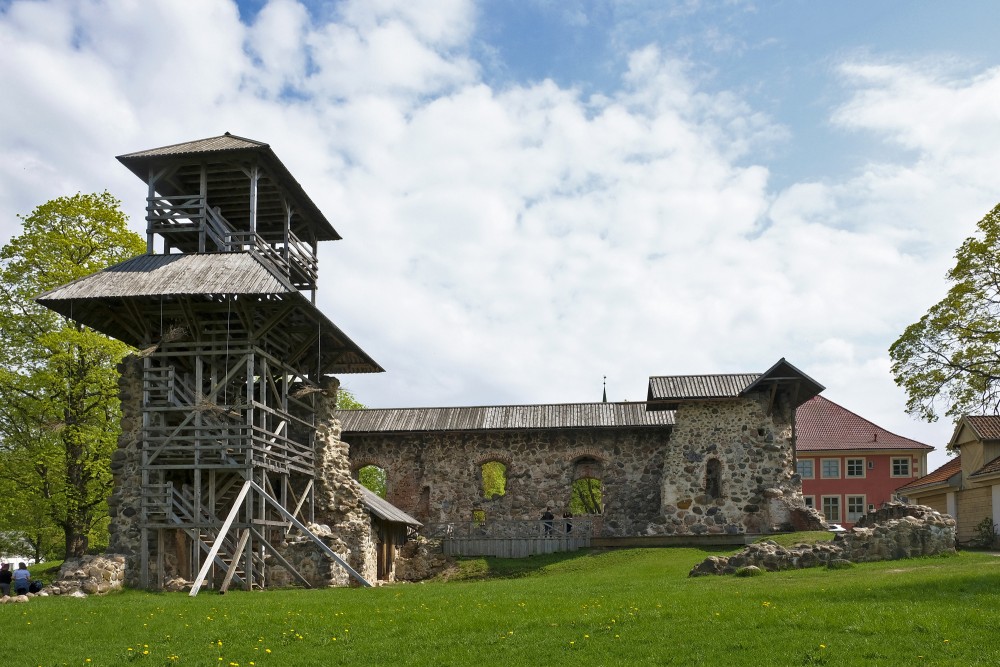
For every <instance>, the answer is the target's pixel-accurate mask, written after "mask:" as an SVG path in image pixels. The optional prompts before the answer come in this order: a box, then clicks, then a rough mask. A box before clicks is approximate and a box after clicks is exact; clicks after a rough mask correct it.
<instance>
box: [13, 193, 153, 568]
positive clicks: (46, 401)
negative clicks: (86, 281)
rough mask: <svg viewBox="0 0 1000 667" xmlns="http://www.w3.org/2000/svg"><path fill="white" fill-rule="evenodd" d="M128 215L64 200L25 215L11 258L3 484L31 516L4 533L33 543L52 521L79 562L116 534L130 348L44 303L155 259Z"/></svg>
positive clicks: (89, 197) (114, 203) (104, 198)
mask: <svg viewBox="0 0 1000 667" xmlns="http://www.w3.org/2000/svg"><path fill="white" fill-rule="evenodd" d="M119 207H120V204H119V202H118V200H117V199H115V198H114V197H112V196H111V195H110V194H108V193H107V192H104V193H100V194H77V195H75V196H72V197H60V198H58V199H53V200H52V201H49V202H47V203H45V204H42V205H41V206H39V207H37V208H36V209H35V210H34V211H33V212H32V213H31V215H28V216H18V217H19V218H20V219H21V221H22V223H23V230H22V232H21V234H20V235H19V236H17V237H15V238H13V239H12V240H11V241H10V242H9V243H8V244H7V245H6V246H4V247H3V248H2V249H0V339H2V340H3V345H0V477H2V481H3V485H2V486H3V487H4V488H5V489H7V490H8V492H9V493H11V494H15V495H16V497H15V498H13V499H10V505H11V506H12V507H13V508H20V510H19V511H15V512H12V513H8V514H5V515H4V516H3V522H4V523H5V524H6V526H5V528H6V529H8V530H17V531H21V532H22V533H23V534H25V535H26V536H28V537H30V536H31V533H32V531H34V532H35V533H37V532H38V530H39V525H38V524H39V510H40V511H41V513H42V515H43V516H45V517H47V518H48V520H50V521H51V522H52V525H54V526H57V527H58V528H59V529H61V531H62V533H63V535H64V537H65V542H66V550H65V551H66V556H67V557H76V556H81V555H83V554H84V553H86V551H87V547H88V543H89V540H90V538H91V536H92V534H93V533H94V531H95V529H98V530H99V529H101V528H102V527H103V528H104V529H106V518H107V511H106V501H107V498H108V495H109V493H110V492H111V486H112V477H111V469H110V461H111V454H112V453H113V451H114V449H115V447H116V442H117V437H118V432H119V429H120V406H119V401H118V373H117V370H116V365H117V363H118V362H119V361H121V359H122V357H123V356H124V355H125V354H126V353H127V352H128V350H129V348H128V346H126V345H125V344H123V343H120V342H118V341H114V340H111V339H109V338H107V337H106V336H103V335H101V334H99V333H97V332H94V331H92V330H91V329H88V328H87V327H84V326H82V325H80V324H77V323H76V322H73V321H72V320H69V319H66V318H64V317H62V316H60V315H57V314H56V313H54V312H51V311H49V310H47V309H46V308H43V307H42V306H39V305H38V304H37V303H35V301H34V300H33V299H34V297H35V296H37V295H38V294H40V293H41V292H44V291H46V290H48V289H51V288H53V287H57V286H59V285H63V284H65V283H68V282H70V281H72V280H75V279H77V278H81V277H83V276H86V275H89V274H91V273H94V272H96V271H99V270H101V269H103V268H106V267H107V266H110V265H112V264H116V263H118V262H121V261H123V260H125V259H128V258H130V257H134V256H135V255H138V254H141V253H142V252H144V251H145V243H144V242H143V240H142V238H141V237H140V236H139V235H137V234H135V233H134V232H131V231H129V229H128V227H127V224H126V223H127V218H126V216H125V214H124V213H122V212H121V210H120V208H119Z"/></svg>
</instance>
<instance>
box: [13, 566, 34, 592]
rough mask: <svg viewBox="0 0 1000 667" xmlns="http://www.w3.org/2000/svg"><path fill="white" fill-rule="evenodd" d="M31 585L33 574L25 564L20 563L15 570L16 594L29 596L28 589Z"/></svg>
mask: <svg viewBox="0 0 1000 667" xmlns="http://www.w3.org/2000/svg"><path fill="white" fill-rule="evenodd" d="M30 585H31V572H28V566H27V565H25V564H24V563H18V564H17V569H16V570H14V592H15V593H17V594H18V595H27V594H28V587H29V586H30Z"/></svg>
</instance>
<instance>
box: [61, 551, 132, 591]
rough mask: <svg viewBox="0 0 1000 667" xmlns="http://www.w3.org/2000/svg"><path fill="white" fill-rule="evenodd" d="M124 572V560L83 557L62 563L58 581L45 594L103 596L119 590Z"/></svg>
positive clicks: (122, 557) (107, 557)
mask: <svg viewBox="0 0 1000 667" xmlns="http://www.w3.org/2000/svg"><path fill="white" fill-rule="evenodd" d="M125 572H126V567H125V557H124V556H121V555H108V556H84V557H83V558H80V559H72V560H68V561H66V562H65V563H63V564H62V567H61V568H59V576H58V578H57V579H56V581H54V582H53V583H52V585H51V586H47V587H46V588H45V590H46V591H48V593H49V594H50V595H79V594H80V593H84V594H86V595H104V594H106V593H110V592H112V591H118V590H121V589H122V587H123V585H124V584H125Z"/></svg>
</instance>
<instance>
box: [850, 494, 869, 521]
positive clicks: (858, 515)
mask: <svg viewBox="0 0 1000 667" xmlns="http://www.w3.org/2000/svg"><path fill="white" fill-rule="evenodd" d="M858 498H860V499H861V511H860V512H856V513H855V515H854V516H852V515H851V499H854V500H857V499H858ZM867 506H868V498H866V497H865V496H864V495H862V494H856V493H855V494H851V495H849V496H846V497H845V498H844V516H846V517H847V522H848V523H854V522H855V521H857V520H858V519H860V518H861V517H863V516H864V515H865V508H866V507H867Z"/></svg>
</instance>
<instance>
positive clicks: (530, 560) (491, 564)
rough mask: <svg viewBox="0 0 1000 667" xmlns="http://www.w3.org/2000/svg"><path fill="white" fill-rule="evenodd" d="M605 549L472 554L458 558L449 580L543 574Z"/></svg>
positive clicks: (480, 579) (476, 579)
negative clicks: (523, 555)
mask: <svg viewBox="0 0 1000 667" xmlns="http://www.w3.org/2000/svg"><path fill="white" fill-rule="evenodd" d="M602 551H603V549H580V550H579V551H563V552H559V553H553V554H538V555H536V556H527V557H526V558H493V557H492V556H470V557H466V558H459V559H457V563H458V572H457V573H453V574H452V575H451V576H449V577H448V580H449V581H483V580H485V579H518V578H521V577H531V576H537V575H539V574H542V570H544V569H545V568H547V567H550V566H552V565H557V564H559V563H564V562H567V561H573V560H577V559H581V558H589V557H591V556H594V555H596V554H597V553H600V552H602Z"/></svg>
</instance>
